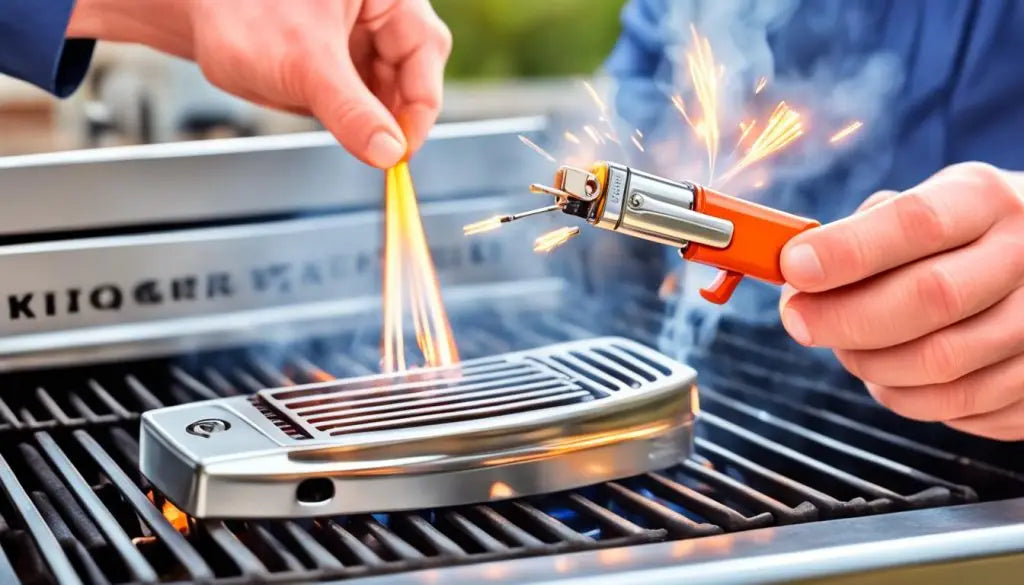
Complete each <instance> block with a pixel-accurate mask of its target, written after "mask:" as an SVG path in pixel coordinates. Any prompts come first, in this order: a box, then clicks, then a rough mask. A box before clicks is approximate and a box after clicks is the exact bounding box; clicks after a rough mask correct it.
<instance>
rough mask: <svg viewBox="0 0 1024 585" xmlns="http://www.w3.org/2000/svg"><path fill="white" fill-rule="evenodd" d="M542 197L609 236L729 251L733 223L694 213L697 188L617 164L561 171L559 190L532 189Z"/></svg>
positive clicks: (539, 186)
mask: <svg viewBox="0 0 1024 585" xmlns="http://www.w3.org/2000/svg"><path fill="white" fill-rule="evenodd" d="M532 189H533V190H534V191H537V192H542V193H547V194H549V195H553V196H555V197H556V198H557V199H559V202H558V205H560V207H561V209H562V210H563V211H564V212H565V213H568V214H571V215H576V216H579V217H582V218H584V219H586V220H587V222H588V223H590V224H592V225H594V226H595V227H599V228H602V229H606V230H611V231H615V232H619V233H622V234H625V235H629V236H633V237H637V238H643V239H645V240H651V241H653V242H658V243H661V244H666V245H669V246H676V247H679V248H681V249H682V248H686V246H688V245H689V244H690V243H691V242H692V243H696V244H701V245H705V246H711V247H714V248H726V247H728V246H729V243H730V242H731V241H732V235H733V224H732V222H730V221H728V220H724V219H720V218H717V217H714V216H710V215H706V214H703V213H699V212H697V211H695V209H694V206H695V204H696V188H695V187H694V185H692V184H690V183H679V182H676V181H671V180H668V179H664V178H662V177H656V176H654V175H650V174H648V173H644V172H641V171H637V170H635V169H631V168H629V167H626V166H624V165H619V164H616V163H610V162H609V163H604V164H603V165H602V166H601V167H599V168H596V169H595V172H588V171H585V170H583V169H578V168H575V167H562V168H561V169H559V172H558V173H557V174H556V176H555V185H554V186H553V187H545V186H542V185H533V186H532Z"/></svg>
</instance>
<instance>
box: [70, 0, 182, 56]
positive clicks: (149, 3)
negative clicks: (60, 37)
mask: <svg viewBox="0 0 1024 585" xmlns="http://www.w3.org/2000/svg"><path fill="white" fill-rule="evenodd" d="M191 4H192V2H191V1H190V0H130V1H127V2H126V1H125V0H77V4H76V6H75V10H74V13H73V14H72V16H71V22H70V23H69V24H68V30H67V36H68V38H91V39H99V40H105V41H115V42H122V43H141V44H145V45H149V46H150V47H153V48H155V49H158V50H160V51H164V52H166V53H171V54H173V55H177V56H179V57H184V58H188V59H191V58H192V57H193V55H192V48H191V47H192V21H191V17H190V14H189V7H190V6H191Z"/></svg>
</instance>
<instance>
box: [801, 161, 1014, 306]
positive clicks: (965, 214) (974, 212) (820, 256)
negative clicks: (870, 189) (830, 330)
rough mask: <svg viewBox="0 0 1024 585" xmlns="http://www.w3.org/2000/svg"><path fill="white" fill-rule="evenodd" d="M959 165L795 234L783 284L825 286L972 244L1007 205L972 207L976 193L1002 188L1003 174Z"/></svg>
mask: <svg viewBox="0 0 1024 585" xmlns="http://www.w3.org/2000/svg"><path fill="white" fill-rule="evenodd" d="M961 167H962V168H960V169H959V170H958V171H957V170H955V169H956V167H954V168H953V169H947V171H945V172H943V173H940V174H939V175H936V176H935V177H933V178H931V179H929V180H927V181H925V182H924V183H922V184H921V185H919V186H917V187H915V188H913V189H911V190H909V191H906V192H904V193H901V194H900V195H898V196H895V197H892V198H889V199H888V200H885V201H882V202H881V203H878V204H876V205H873V206H869V207H868V208H867V209H865V210H864V211H862V212H860V213H856V214H854V215H852V216H850V217H848V218H845V219H843V220H840V221H837V222H835V223H832V224H829V225H825V226H822V227H820V228H816V229H813V230H809V231H807V232H804V233H802V234H800V235H798V236H796V237H795V238H793V240H792V241H790V242H789V244H787V246H786V247H785V249H783V253H782V258H781V265H782V272H783V275H784V276H785V278H786V281H787V282H789V284H791V285H793V286H794V287H796V288H797V289H799V290H801V291H807V292H818V291H824V290H830V289H833V288H836V287H840V286H844V285H847V284H850V283H853V282H857V281H859V280H862V279H865V278H868V277H870V276H873V275H876V274H879V273H881V272H884V271H886V270H889V269H892V268H895V267H897V266H901V265H903V264H906V263H907V262H911V261H913V260H916V259H919V258H923V257H927V256H931V255H933V254H937V253H939V252H943V251H946V250H951V249H953V248H957V247H960V246H963V245H966V244H968V243H970V242H972V241H974V240H975V239H977V238H978V237H980V236H981V235H982V234H984V233H985V231H986V230H988V228H989V227H990V226H992V224H993V223H995V222H996V221H997V220H998V218H999V217H1000V213H1001V212H1002V211H1004V210H1005V209H1006V207H1007V205H1006V204H1008V203H1009V202H1008V201H1007V200H1006V199H1004V198H1000V200H998V201H991V202H986V204H985V205H978V199H977V198H978V197H980V196H983V195H987V194H988V193H989V192H1006V191H1007V190H1006V186H1005V181H1006V179H1005V178H1004V177H1003V176H1001V175H1000V174H999V173H998V171H996V170H995V169H991V170H983V169H987V168H986V167H984V166H983V165H961Z"/></svg>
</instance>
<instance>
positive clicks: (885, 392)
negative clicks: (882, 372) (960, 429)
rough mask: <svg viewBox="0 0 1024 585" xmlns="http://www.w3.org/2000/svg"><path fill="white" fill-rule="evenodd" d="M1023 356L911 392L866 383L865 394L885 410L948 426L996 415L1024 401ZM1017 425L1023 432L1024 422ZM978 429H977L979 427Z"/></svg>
mask: <svg viewBox="0 0 1024 585" xmlns="http://www.w3.org/2000/svg"><path fill="white" fill-rule="evenodd" d="M1021 380H1024V356H1020V355H1018V356H1016V357H1014V358H1013V359H1010V360H1007V361H1004V362H1000V363H998V364H996V365H994V366H989V367H987V368H984V369H981V370H978V371H976V372H972V373H971V374H969V375H967V376H964V377H963V378H960V379H958V380H955V381H953V382H948V383H946V384H931V385H924V386H915V387H913V388H894V387H891V386H881V385H878V384H871V383H868V384H867V387H868V391H869V392H870V393H871V395H872V396H874V397H875V399H876V400H878V402H879V403H881V404H882V405H883V406H885V407H886V408H888V409H890V410H892V411H893V412H895V413H897V414H899V415H901V416H904V417H907V418H910V419H914V420H920V421H928V422H949V421H955V420H958V419H964V418H969V417H977V416H980V415H984V414H987V413H993V412H996V411H998V410H1000V409H1002V408H1005V407H1007V406H1009V405H1011V404H1014V403H1016V402H1017V401H1019V400H1021V399H1022V398H1024V393H1022V391H1021ZM1017 424H1018V425H1019V426H1020V427H1021V430H1022V431H1024V418H1021V419H1018V421H1017ZM979 426H980V425H979Z"/></svg>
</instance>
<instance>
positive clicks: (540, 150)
mask: <svg viewBox="0 0 1024 585" xmlns="http://www.w3.org/2000/svg"><path fill="white" fill-rule="evenodd" d="M519 141H520V142H522V143H523V144H525V145H526V146H529V147H530V148H532V149H533V151H534V152H536V153H537V154H539V155H541V156H543V157H544V158H546V159H548V160H549V161H551V162H558V161H557V160H555V157H553V156H551V155H550V154H548V151H546V150H544V149H543V148H541V147H540V146H538V145H537V143H536V142H534V141H532V140H530V139H529V138H527V137H525V136H523V135H522V134H520V135H519Z"/></svg>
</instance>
